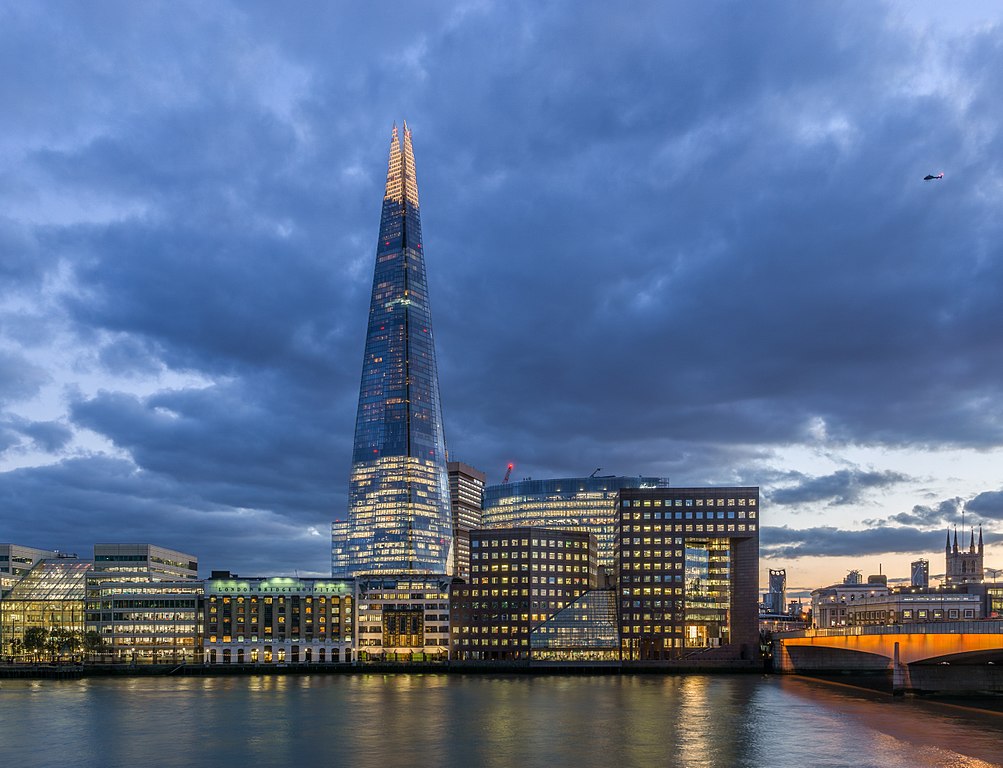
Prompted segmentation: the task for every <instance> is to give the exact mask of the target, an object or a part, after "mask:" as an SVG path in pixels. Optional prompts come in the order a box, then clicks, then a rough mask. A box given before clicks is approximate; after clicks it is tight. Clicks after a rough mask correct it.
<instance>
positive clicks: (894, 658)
mask: <svg viewBox="0 0 1003 768" xmlns="http://www.w3.org/2000/svg"><path fill="white" fill-rule="evenodd" d="M773 667H774V669H775V670H776V671H778V672H786V673H793V674H798V673H807V674H811V673H826V672H829V673H834V672H839V673H854V672H881V671H887V672H889V673H891V676H892V688H893V690H895V691H897V692H907V691H949V690H950V691H962V690H979V691H1001V692H1003V621H997V620H983V621H941V622H935V623H934V622H931V623H927V624H894V625H889V626H861V627H843V628H840V629H806V630H800V631H795V632H781V633H778V634H777V635H775V636H774V639H773Z"/></svg>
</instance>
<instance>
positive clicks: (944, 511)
mask: <svg viewBox="0 0 1003 768" xmlns="http://www.w3.org/2000/svg"><path fill="white" fill-rule="evenodd" d="M962 506H963V499H960V498H954V499H944V500H943V501H941V502H939V503H938V504H936V505H934V506H930V505H926V504H917V505H915V506H914V507H913V508H912V511H910V512H899V513H898V514H895V515H891V516H890V517H889V518H888V520H889V522H893V523H898V524H899V525H912V526H917V527H920V528H929V527H930V526H934V527H939V528H941V529H943V528H944V527H948V526H951V525H956V524H957V523H958V521H959V520H960V519H961V508H962ZM864 522H865V523H866V524H868V525H876V524H878V523H879V522H880V521H878V520H865V521H864Z"/></svg>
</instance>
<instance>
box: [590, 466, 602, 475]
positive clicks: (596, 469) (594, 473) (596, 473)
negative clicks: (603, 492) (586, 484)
mask: <svg viewBox="0 0 1003 768" xmlns="http://www.w3.org/2000/svg"><path fill="white" fill-rule="evenodd" d="M600 472H602V467H596V468H595V470H594V471H593V472H592V474H591V475H589V477H595V476H596V475H598V474H599V473H600Z"/></svg>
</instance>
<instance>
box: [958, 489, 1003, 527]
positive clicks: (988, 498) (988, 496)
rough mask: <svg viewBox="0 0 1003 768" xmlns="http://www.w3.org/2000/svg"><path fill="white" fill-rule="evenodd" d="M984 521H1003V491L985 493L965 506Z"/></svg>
mask: <svg viewBox="0 0 1003 768" xmlns="http://www.w3.org/2000/svg"><path fill="white" fill-rule="evenodd" d="M965 511H966V512H973V513H975V515H976V516H977V517H978V518H981V519H983V520H1003V491H984V492H982V493H980V494H979V495H978V496H976V497H975V498H974V499H972V500H971V501H969V502H968V503H967V504H966V505H965Z"/></svg>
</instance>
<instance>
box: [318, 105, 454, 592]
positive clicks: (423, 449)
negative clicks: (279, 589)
mask: <svg viewBox="0 0 1003 768" xmlns="http://www.w3.org/2000/svg"><path fill="white" fill-rule="evenodd" d="M418 211H419V208H418V184H417V181H416V180H415V171H414V153H413V151H412V148H411V132H410V131H409V130H408V128H407V123H405V124H404V142H403V147H402V146H401V141H400V137H399V135H398V133H397V126H394V129H393V134H392V135H391V138H390V164H389V168H388V169H387V185H386V192H385V193H384V195H383V215H382V217H381V219H380V239H379V242H378V243H377V245H376V269H375V273H374V275H373V294H372V300H371V302H370V305H369V329H368V331H367V333H366V352H365V357H364V358H363V362H362V386H361V388H360V391H359V410H358V413H357V415H356V419H355V451H354V454H353V456H352V476H351V479H350V481H349V500H348V519H347V520H346V521H344V522H335V523H334V524H333V526H332V559H331V567H332V573H333V575H334V576H336V577H340V576H355V575H359V574H414V573H434V574H448V573H449V572H450V569H451V555H452V527H451V520H450V511H449V484H448V480H447V474H446V449H445V441H444V439H443V434H442V409H441V407H440V405H439V379H438V374H437V372H436V365H435V345H434V343H433V337H432V319H431V315H430V313H429V307H428V288H427V282H426V279H425V259H424V256H423V254H422V244H421V220H420V218H419V215H418Z"/></svg>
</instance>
